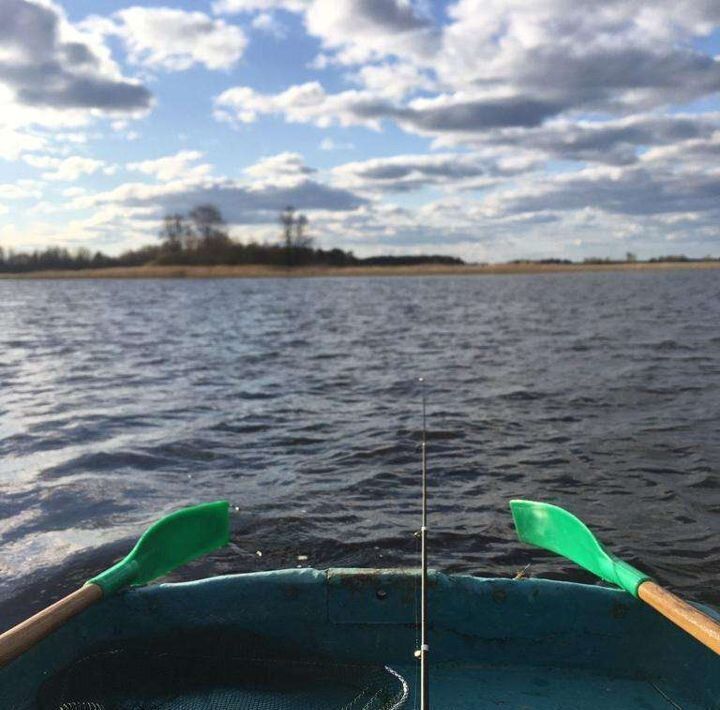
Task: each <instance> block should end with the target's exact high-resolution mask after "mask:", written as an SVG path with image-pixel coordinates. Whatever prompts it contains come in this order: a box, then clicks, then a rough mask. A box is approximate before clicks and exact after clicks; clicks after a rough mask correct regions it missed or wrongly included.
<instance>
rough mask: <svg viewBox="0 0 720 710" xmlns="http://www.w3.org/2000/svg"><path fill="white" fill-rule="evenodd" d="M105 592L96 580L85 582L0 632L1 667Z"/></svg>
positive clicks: (98, 598) (97, 599) (100, 597)
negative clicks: (92, 582) (10, 627)
mask: <svg viewBox="0 0 720 710" xmlns="http://www.w3.org/2000/svg"><path fill="white" fill-rule="evenodd" d="M102 595H103V592H102V589H100V587H99V586H98V585H97V584H86V585H85V586H84V587H80V589H78V590H77V591H76V592H73V593H72V594H68V596H66V597H65V598H64V599H61V600H60V601H58V602H55V603H54V604H53V605H52V606H49V607H48V608H47V609H43V610H42V611H39V612H38V613H37V614H35V616H31V617H30V618H29V619H26V620H25V621H23V622H22V623H20V624H18V625H17V626H13V628H12V629H8V630H7V631H6V632H5V633H4V634H0V668H2V667H3V666H5V665H7V664H8V663H10V661H12V660H14V659H15V658H17V657H18V656H20V655H21V654H23V653H25V651H27V650H28V649H30V648H32V647H33V646H34V645H35V644H36V643H37V642H38V641H41V640H42V639H44V638H45V637H46V636H49V635H50V634H51V633H52V632H53V631H55V629H57V628H59V627H60V626H62V625H63V624H64V623H65V622H66V621H67V620H68V619H71V618H72V617H73V616H75V615H76V614H79V613H80V612H81V611H83V610H85V609H87V608H88V607H89V606H91V605H92V604H94V603H95V602H96V601H99V600H100V599H102Z"/></svg>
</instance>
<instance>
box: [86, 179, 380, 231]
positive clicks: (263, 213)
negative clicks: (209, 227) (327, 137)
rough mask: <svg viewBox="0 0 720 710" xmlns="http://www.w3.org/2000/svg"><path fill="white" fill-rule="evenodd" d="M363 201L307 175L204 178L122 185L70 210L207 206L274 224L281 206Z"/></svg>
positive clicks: (233, 217) (330, 207) (335, 207)
mask: <svg viewBox="0 0 720 710" xmlns="http://www.w3.org/2000/svg"><path fill="white" fill-rule="evenodd" d="M366 202H367V200H365V199H364V198H362V197H360V196H358V195H355V194H354V193H352V192H350V191H349V190H345V189H342V188H336V187H332V186H329V185H325V184H323V183H321V182H318V181H315V180H312V179H310V178H308V177H300V178H297V177H293V178H286V179H275V180H267V181H260V182H257V183H246V182H242V181H238V180H232V179H229V178H213V179H210V178H208V179H205V180H202V181H197V182H195V183H186V182H174V183H166V184H163V185H148V184H145V183H126V184H124V185H120V186H119V187H117V188H115V189H113V190H110V191H108V192H102V193H98V194H95V195H88V196H84V197H79V198H77V199H76V200H75V202H74V206H75V208H77V209H89V208H94V207H97V206H100V205H116V206H125V207H129V208H140V207H148V208H151V209H152V213H153V214H155V215H159V214H162V213H173V212H186V211H187V210H188V208H189V207H192V206H193V205H197V204H203V203H212V204H215V205H217V206H218V207H219V208H220V210H221V211H222V213H223V216H224V217H225V219H226V220H227V221H228V222H229V223H231V224H262V223H272V224H275V223H276V222H277V215H278V213H279V212H280V210H282V209H283V208H284V207H285V206H287V205H293V206H294V207H296V208H298V209H302V210H306V211H308V210H310V211H312V210H322V211H329V212H345V211H349V210H354V209H357V208H358V207H360V206H362V205H363V204H365V203H366Z"/></svg>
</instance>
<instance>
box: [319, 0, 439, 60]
mask: <svg viewBox="0 0 720 710" xmlns="http://www.w3.org/2000/svg"><path fill="white" fill-rule="evenodd" d="M305 24H306V26H307V29H308V32H310V34H313V35H315V36H316V37H319V38H320V39H321V41H322V43H323V45H324V47H326V48H330V49H336V50H337V49H339V50H341V51H340V54H339V55H338V56H337V59H338V61H340V62H342V63H345V64H356V63H359V62H364V61H367V60H369V59H372V58H382V57H386V56H390V55H392V56H403V57H407V58H418V59H420V58H429V57H431V56H432V55H433V53H434V52H435V51H436V49H437V46H438V42H439V32H438V30H437V28H435V27H434V25H433V23H432V21H431V19H430V18H429V17H428V15H427V14H426V13H424V12H422V10H421V7H420V6H419V5H418V4H415V3H413V2H410V0H313V2H312V3H310V5H309V6H308V8H307V10H306V13H305Z"/></svg>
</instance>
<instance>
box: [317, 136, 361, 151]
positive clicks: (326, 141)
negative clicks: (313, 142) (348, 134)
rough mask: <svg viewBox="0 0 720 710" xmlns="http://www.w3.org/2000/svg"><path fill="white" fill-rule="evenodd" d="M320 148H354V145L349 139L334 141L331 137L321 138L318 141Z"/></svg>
mask: <svg viewBox="0 0 720 710" xmlns="http://www.w3.org/2000/svg"><path fill="white" fill-rule="evenodd" d="M320 150H328V151H329V150H355V145H354V144H353V143H350V142H349V141H336V140H334V139H333V138H323V139H322V140H321V141H320Z"/></svg>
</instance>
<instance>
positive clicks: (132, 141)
mask: <svg viewBox="0 0 720 710" xmlns="http://www.w3.org/2000/svg"><path fill="white" fill-rule="evenodd" d="M0 17H3V26H2V27H0V246H3V247H5V248H13V249H16V250H22V249H32V248H39V247H45V246H52V245H62V246H69V247H80V246H83V247H88V248H90V249H102V250H104V251H106V252H109V253H117V252H119V251H122V250H123V249H127V248H134V247H137V246H140V245H142V244H146V243H149V242H151V241H153V240H154V239H155V238H156V237H155V235H156V233H157V230H158V225H159V221H160V220H161V218H162V216H163V214H165V213H167V212H168V211H177V210H179V211H189V210H190V209H191V208H192V207H193V206H194V205H195V204H198V203H200V202H215V203H217V204H218V206H219V207H220V208H221V210H222V211H223V213H224V215H225V217H226V219H227V220H228V222H229V223H230V225H231V228H232V232H233V234H234V236H236V237H237V238H238V239H244V240H247V239H256V240H275V239H277V238H278V236H279V235H278V227H277V213H278V211H279V210H280V209H282V207H284V206H285V205H286V204H293V205H295V206H296V207H297V208H298V209H301V210H303V211H304V212H306V214H307V215H308V217H309V218H310V226H311V232H312V236H313V237H314V238H315V240H316V242H317V243H318V244H319V245H321V246H325V247H334V246H338V247H342V248H346V249H352V250H354V251H355V252H356V253H358V254H362V255H366V254H377V253H388V252H394V253H400V252H402V253H423V252H430V251H432V252H443V253H448V254H456V255H458V256H462V257H464V258H466V259H468V260H473V261H475V260H477V261H502V260H506V259H513V258H524V257H528V258H542V257H563V258H572V259H581V258H584V257H588V256H614V257H619V256H624V254H625V253H626V252H628V251H632V252H634V253H637V254H638V255H639V256H640V257H641V258H642V257H651V256H657V255H660V254H669V253H685V254H688V255H690V256H704V255H706V254H714V255H716V256H720V238H719V235H718V226H717V225H718V224H719V223H720V221H719V219H718V218H720V214H719V212H720V200H718V197H719V196H720V169H718V168H717V164H718V160H717V157H718V155H719V154H720V126H719V125H718V118H720V107H719V105H718V92H719V91H720V61H718V55H719V54H720V30H719V29H718V28H719V27H720V6H718V5H717V3H707V2H704V1H703V0H683V1H682V2H678V1H677V0H675V1H672V2H671V1H670V0H657V1H656V2H654V3H647V2H641V1H640V0H607V1H606V2H603V3H599V2H595V1H594V0H593V1H592V2H590V1H585V2H579V1H578V0H503V1H500V0H454V1H453V2H448V3H443V2H439V1H435V2H431V1H430V0H425V2H422V1H418V2H413V0H215V1H213V2H197V3H193V4H192V5H190V4H188V3H167V4H161V3H133V2H118V1H113V2H104V3H101V4H99V3H97V2H90V0H66V1H65V2H63V3H62V4H61V3H57V2H50V1H49V0H0Z"/></svg>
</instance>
